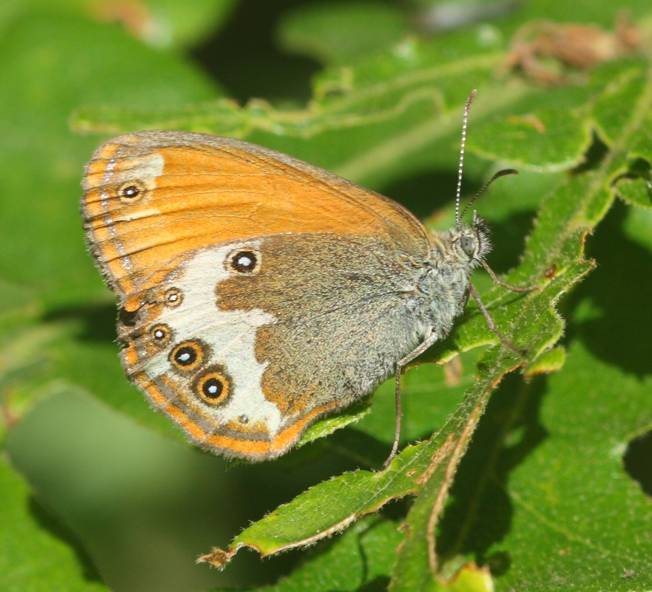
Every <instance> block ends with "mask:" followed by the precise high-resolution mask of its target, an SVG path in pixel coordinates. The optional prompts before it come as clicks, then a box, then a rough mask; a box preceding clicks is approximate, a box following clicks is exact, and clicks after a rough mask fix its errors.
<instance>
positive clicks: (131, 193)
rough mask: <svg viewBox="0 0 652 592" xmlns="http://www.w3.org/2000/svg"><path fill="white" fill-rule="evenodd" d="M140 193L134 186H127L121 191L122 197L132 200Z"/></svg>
mask: <svg viewBox="0 0 652 592" xmlns="http://www.w3.org/2000/svg"><path fill="white" fill-rule="evenodd" d="M139 193H140V189H139V188H138V187H137V186H136V185H127V187H125V188H124V189H123V190H122V197H127V198H133V197H136V196H137V195H138V194H139Z"/></svg>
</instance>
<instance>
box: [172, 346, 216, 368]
mask: <svg viewBox="0 0 652 592" xmlns="http://www.w3.org/2000/svg"><path fill="white" fill-rule="evenodd" d="M206 355H207V353H206V350H205V347H204V345H203V344H202V343H201V342H199V341H197V340H192V341H183V342H181V343H179V344H177V345H176V346H175V347H174V348H173V349H172V351H171V352H170V356H169V358H168V359H169V360H170V362H171V364H172V366H173V368H174V369H176V370H178V371H179V372H182V373H183V374H188V373H190V372H193V371H195V370H197V369H198V368H200V367H201V366H202V365H203V363H204V360H205V359H206Z"/></svg>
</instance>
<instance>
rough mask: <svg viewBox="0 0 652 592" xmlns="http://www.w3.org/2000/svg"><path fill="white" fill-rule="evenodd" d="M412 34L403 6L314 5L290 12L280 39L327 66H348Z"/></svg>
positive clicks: (364, 3)
mask: <svg viewBox="0 0 652 592" xmlns="http://www.w3.org/2000/svg"><path fill="white" fill-rule="evenodd" d="M409 32H410V28H409V27H408V23H407V13H406V11H405V7H403V6H401V5H400V4H399V3H396V4H390V3H379V2H368V1H366V2H365V1H354V2H342V3H336V2H312V3H309V4H303V5H301V4H300V5H298V6H297V7H296V8H294V9H293V10H289V11H287V12H286V14H285V15H284V18H283V20H282V22H281V24H280V26H279V28H278V39H279V43H280V44H281V45H282V46H283V47H284V48H286V49H288V50H290V51H294V52H296V53H304V54H306V55H310V56H313V57H314V58H315V59H317V60H319V61H321V62H323V63H325V64H338V63H341V64H347V63H350V62H351V61H354V60H356V59H357V58H360V57H364V56H367V55H369V54H373V53H375V52H380V51H384V50H386V49H387V47H389V46H391V45H394V44H396V43H397V42H398V41H400V40H401V39H402V38H403V37H404V36H406V35H407V34H408V33H409Z"/></svg>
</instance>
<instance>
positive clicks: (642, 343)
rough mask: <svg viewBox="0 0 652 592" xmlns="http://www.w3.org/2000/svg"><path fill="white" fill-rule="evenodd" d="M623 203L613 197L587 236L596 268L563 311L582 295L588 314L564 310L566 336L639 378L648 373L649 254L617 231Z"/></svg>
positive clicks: (651, 318)
mask: <svg viewBox="0 0 652 592" xmlns="http://www.w3.org/2000/svg"><path fill="white" fill-rule="evenodd" d="M626 214H627V207H626V206H625V205H624V204H622V203H620V202H616V204H615V205H614V207H613V208H612V209H611V211H610V212H609V213H608V214H607V216H606V217H605V219H604V221H603V222H602V223H601V224H600V226H599V228H598V230H597V233H596V236H595V237H593V238H591V239H589V240H588V241H587V250H588V255H589V256H590V257H593V258H595V260H596V262H597V267H596V269H595V270H594V271H593V272H592V273H591V274H590V275H589V276H588V277H587V278H586V280H585V281H584V282H582V284H581V285H580V286H579V288H578V290H577V291H575V292H573V294H572V295H571V297H570V299H569V300H568V302H567V304H566V306H564V309H565V310H573V309H574V308H575V307H576V306H577V304H578V303H579V302H581V301H583V300H586V301H588V302H590V303H591V309H593V311H592V313H591V315H590V318H587V319H573V318H572V317H570V315H569V323H568V329H567V333H568V339H569V340H572V339H575V338H577V339H580V340H581V341H582V342H583V343H584V345H585V346H586V347H587V348H588V349H589V350H590V351H591V353H592V354H594V355H595V356H597V357H599V358H600V359H602V360H604V361H605V362H607V363H609V364H612V365H615V366H618V367H619V368H621V369H622V370H624V371H625V372H629V373H631V374H634V375H636V376H637V377H639V378H643V377H644V376H649V375H650V374H651V373H652V358H651V357H650V335H652V307H651V306H650V303H652V281H650V269H651V259H650V253H649V251H648V250H646V249H645V248H644V247H642V246H641V245H639V244H637V243H636V242H634V241H632V240H631V239H629V238H628V237H627V235H626V234H625V233H624V231H623V222H624V220H625V216H626Z"/></svg>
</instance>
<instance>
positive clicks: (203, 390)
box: [192, 366, 231, 407]
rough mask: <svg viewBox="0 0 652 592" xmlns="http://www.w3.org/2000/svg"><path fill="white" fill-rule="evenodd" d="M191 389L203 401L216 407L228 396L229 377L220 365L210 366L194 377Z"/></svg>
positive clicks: (229, 390)
mask: <svg viewBox="0 0 652 592" xmlns="http://www.w3.org/2000/svg"><path fill="white" fill-rule="evenodd" d="M192 389H193V391H194V392H195V394H196V395H197V396H198V397H199V398H200V399H201V400H202V401H204V403H206V404H208V405H211V406H212V407H216V406H217V405H222V404H224V403H226V401H227V399H228V398H229V396H230V394H231V379H230V378H229V376H228V374H227V373H226V372H225V371H224V369H223V368H222V367H221V366H211V367H210V368H207V369H206V370H205V371H204V372H202V373H201V374H200V375H199V376H197V378H195V380H194V381H193V384H192Z"/></svg>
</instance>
